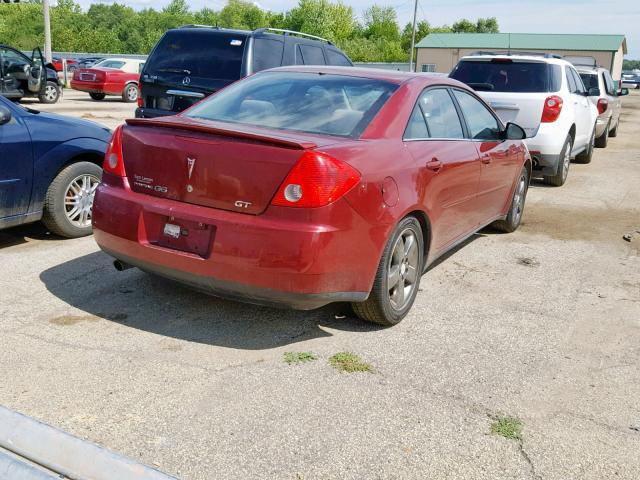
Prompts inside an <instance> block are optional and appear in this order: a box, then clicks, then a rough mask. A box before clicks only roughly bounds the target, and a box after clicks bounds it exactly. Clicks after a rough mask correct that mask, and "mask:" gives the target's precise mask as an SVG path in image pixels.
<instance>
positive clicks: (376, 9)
mask: <svg viewBox="0 0 640 480" xmlns="http://www.w3.org/2000/svg"><path fill="white" fill-rule="evenodd" d="M363 17H364V27H365V35H366V36H367V38H381V39H384V40H389V41H397V40H400V31H399V27H398V20H397V18H396V11H395V9H394V8H393V7H381V6H379V5H373V6H371V7H369V8H367V9H366V10H365V11H364V13H363Z"/></svg>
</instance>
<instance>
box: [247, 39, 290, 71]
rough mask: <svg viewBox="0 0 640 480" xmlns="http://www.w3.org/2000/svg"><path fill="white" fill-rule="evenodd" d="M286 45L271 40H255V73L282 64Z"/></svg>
mask: <svg viewBox="0 0 640 480" xmlns="http://www.w3.org/2000/svg"><path fill="white" fill-rule="evenodd" d="M283 51H284V43H283V42H281V41H280V40H272V39H270V38H254V39H253V71H254V72H259V71H261V70H266V69H268V68H275V67H279V66H280V65H281V64H282V52H283Z"/></svg>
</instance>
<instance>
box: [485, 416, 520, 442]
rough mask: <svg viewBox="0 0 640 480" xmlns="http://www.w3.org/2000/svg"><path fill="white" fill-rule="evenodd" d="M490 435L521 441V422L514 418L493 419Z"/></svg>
mask: <svg viewBox="0 0 640 480" xmlns="http://www.w3.org/2000/svg"><path fill="white" fill-rule="evenodd" d="M491 435H500V436H502V437H504V438H508V439H509V440H522V422H521V421H520V420H518V419H517V418H515V417H495V418H494V420H493V423H492V424H491Z"/></svg>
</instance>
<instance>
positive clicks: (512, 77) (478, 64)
mask: <svg viewBox="0 0 640 480" xmlns="http://www.w3.org/2000/svg"><path fill="white" fill-rule="evenodd" d="M548 67H549V65H547V64H546V63H544V62H521V61H518V62H515V61H513V60H511V59H493V60H491V61H477V60H463V61H461V62H460V63H458V65H457V66H456V67H455V68H454V70H453V71H452V72H451V75H450V76H451V78H455V79H456V80H459V81H461V82H463V83H466V84H467V85H469V86H470V87H471V88H473V89H474V90H483V91H491V92H519V93H525V92H531V93H535V92H550V91H552V86H554V85H553V84H554V81H553V78H552V75H553V71H552V70H551V69H549V68H548Z"/></svg>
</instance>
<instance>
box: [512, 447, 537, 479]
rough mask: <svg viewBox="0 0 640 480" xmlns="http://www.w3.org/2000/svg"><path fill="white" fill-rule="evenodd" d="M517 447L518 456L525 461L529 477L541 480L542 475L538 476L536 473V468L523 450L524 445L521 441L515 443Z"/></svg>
mask: <svg viewBox="0 0 640 480" xmlns="http://www.w3.org/2000/svg"><path fill="white" fill-rule="evenodd" d="M517 446H518V452H519V453H520V456H521V457H522V459H523V460H524V461H525V463H526V464H527V465H528V466H529V471H530V473H531V477H532V478H535V479H536V480H542V475H540V474H539V473H538V472H537V471H536V466H535V465H534V464H533V460H531V457H530V456H529V454H528V453H527V451H526V450H525V449H524V444H523V442H522V440H518V441H517Z"/></svg>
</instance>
